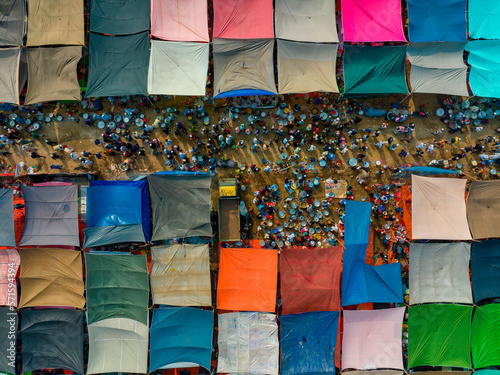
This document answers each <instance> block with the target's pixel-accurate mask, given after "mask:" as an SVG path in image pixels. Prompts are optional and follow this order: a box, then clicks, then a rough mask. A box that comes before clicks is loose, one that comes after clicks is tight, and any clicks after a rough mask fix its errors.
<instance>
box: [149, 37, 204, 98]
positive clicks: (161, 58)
mask: <svg viewBox="0 0 500 375" xmlns="http://www.w3.org/2000/svg"><path fill="white" fill-rule="evenodd" d="M209 50H210V45H209V44H208V43H190V42H164V41H160V40H152V41H151V55H150V59H149V71H148V93H149V94H151V95H186V96H204V95H205V87H206V84H207V72H208V58H209Z"/></svg>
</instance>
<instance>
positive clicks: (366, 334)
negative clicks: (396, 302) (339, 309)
mask: <svg viewBox="0 0 500 375" xmlns="http://www.w3.org/2000/svg"><path fill="white" fill-rule="evenodd" d="M404 315H405V307H398V308H394V309H383V310H365V311H355V310H354V311H350V310H344V339H343V342H342V370H345V369H356V370H373V369H380V368H382V369H384V368H391V369H401V370H403V369H404V367H403V351H402V347H401V337H402V334H403V318H404Z"/></svg>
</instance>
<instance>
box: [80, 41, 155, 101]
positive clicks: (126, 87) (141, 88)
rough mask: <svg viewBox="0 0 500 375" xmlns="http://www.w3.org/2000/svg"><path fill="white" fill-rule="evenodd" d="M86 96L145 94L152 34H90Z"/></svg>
mask: <svg viewBox="0 0 500 375" xmlns="http://www.w3.org/2000/svg"><path fill="white" fill-rule="evenodd" d="M89 55H90V64H89V65H90V66H89V80H88V87H87V91H86V96H87V97H94V96H124V95H146V91H147V88H148V87H147V86H148V66H149V33H148V32H143V33H139V34H134V35H126V36H110V35H101V34H96V33H90V53H89Z"/></svg>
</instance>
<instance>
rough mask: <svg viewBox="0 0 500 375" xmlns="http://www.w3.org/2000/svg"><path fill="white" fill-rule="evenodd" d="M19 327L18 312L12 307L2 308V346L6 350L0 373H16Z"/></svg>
mask: <svg viewBox="0 0 500 375" xmlns="http://www.w3.org/2000/svg"><path fill="white" fill-rule="evenodd" d="M18 326H19V322H18V316H17V311H16V310H15V309H13V310H12V309H11V308H10V307H7V306H4V307H0V345H1V346H2V348H4V350H3V351H2V353H1V354H0V371H2V372H5V373H8V374H15V373H16V365H15V363H16V353H17V327H18Z"/></svg>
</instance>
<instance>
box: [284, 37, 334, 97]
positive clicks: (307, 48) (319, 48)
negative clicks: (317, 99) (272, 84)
mask: <svg viewBox="0 0 500 375" xmlns="http://www.w3.org/2000/svg"><path fill="white" fill-rule="evenodd" d="M337 50H338V44H321V43H300V42H290V41H286V40H280V39H278V84H279V88H278V91H279V93H280V94H293V93H308V92H339V88H338V86H337V80H336V73H335V67H336V64H337Z"/></svg>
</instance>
